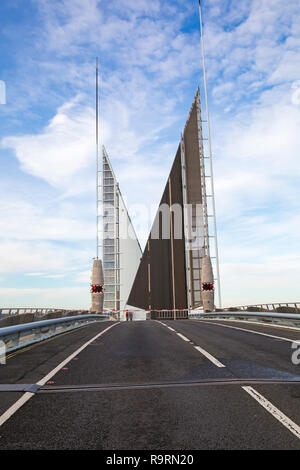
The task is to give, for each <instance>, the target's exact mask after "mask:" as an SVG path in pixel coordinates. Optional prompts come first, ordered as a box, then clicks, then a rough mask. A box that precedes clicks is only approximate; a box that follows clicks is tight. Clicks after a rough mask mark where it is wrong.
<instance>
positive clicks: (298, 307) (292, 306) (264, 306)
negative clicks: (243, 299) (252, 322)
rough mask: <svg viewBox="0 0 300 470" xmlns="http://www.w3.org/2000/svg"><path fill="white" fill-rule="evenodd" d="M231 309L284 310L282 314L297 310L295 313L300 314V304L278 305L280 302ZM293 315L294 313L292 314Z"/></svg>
mask: <svg viewBox="0 0 300 470" xmlns="http://www.w3.org/2000/svg"><path fill="white" fill-rule="evenodd" d="M231 308H235V309H237V310H247V309H251V308H254V309H255V308H261V309H265V310H270V311H272V310H273V311H276V310H277V311H278V310H279V309H282V312H281V313H284V309H287V310H288V309H291V310H295V312H294V313H298V312H299V313H300V302H288V303H282V302H281V303H280V302H279V303H278V302H273V303H269V304H255V305H253V304H252V305H240V306H237V307H231ZM290 313H292V312H290Z"/></svg>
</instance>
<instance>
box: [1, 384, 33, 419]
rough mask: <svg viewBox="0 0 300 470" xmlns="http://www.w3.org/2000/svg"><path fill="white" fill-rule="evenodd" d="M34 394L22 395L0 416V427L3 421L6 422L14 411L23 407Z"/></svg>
mask: <svg viewBox="0 0 300 470" xmlns="http://www.w3.org/2000/svg"><path fill="white" fill-rule="evenodd" d="M33 395H34V393H31V392H26V393H24V395H22V396H21V398H19V400H17V401H16V402H15V403H14V404H13V405H12V406H11V407H10V408H8V410H6V411H5V413H3V415H1V416H0V426H2V424H3V423H5V421H7V420H8V419H9V418H10V417H11V416H12V415H13V414H14V413H15V412H16V411H18V409H19V408H21V406H23V405H24V403H26V402H27V401H28V400H30V398H31V397H33Z"/></svg>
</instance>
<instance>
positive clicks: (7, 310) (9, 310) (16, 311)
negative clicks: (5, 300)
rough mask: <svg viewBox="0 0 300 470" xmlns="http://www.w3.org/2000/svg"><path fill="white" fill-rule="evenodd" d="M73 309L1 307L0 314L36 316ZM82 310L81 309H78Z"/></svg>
mask: <svg viewBox="0 0 300 470" xmlns="http://www.w3.org/2000/svg"><path fill="white" fill-rule="evenodd" d="M73 311H75V310H70V309H62V308H40V307H33V308H31V307H3V308H0V315H3V316H11V315H20V314H22V313H35V314H36V315H37V316H43V315H46V314H47V313H50V312H51V313H52V312H62V313H66V312H73ZM78 311H83V310H78Z"/></svg>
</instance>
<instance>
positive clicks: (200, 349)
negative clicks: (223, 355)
mask: <svg viewBox="0 0 300 470" xmlns="http://www.w3.org/2000/svg"><path fill="white" fill-rule="evenodd" d="M194 348H195V349H197V351H199V352H200V353H201V354H203V356H205V357H206V358H207V359H209V360H210V361H211V362H213V363H214V364H215V366H217V367H226V366H224V364H222V362H220V361H218V359H216V358H215V357H214V356H212V355H211V354H209V353H208V352H207V351H205V349H202V348H200V346H194Z"/></svg>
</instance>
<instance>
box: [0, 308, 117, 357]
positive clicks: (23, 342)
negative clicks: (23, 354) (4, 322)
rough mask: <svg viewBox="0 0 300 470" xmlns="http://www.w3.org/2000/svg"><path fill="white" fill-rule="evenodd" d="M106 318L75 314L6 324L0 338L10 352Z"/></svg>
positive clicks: (0, 329) (1, 329) (0, 331)
mask: <svg viewBox="0 0 300 470" xmlns="http://www.w3.org/2000/svg"><path fill="white" fill-rule="evenodd" d="M107 320H108V318H107V315H97V314H95V315H77V316H73V317H64V318H56V319H53V320H41V321H35V322H31V323H24V324H22V325H15V326H7V327H4V328H0V340H1V341H3V342H4V344H5V348H6V352H10V351H14V350H16V349H20V348H23V347H24V346H27V345H29V344H32V343H36V342H39V341H42V340H44V339H47V338H51V337H52V336H55V335H58V334H60V333H63V332H65V331H69V330H73V329H74V328H79V327H81V326H84V325H87V324H89V323H91V322H96V321H107Z"/></svg>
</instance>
